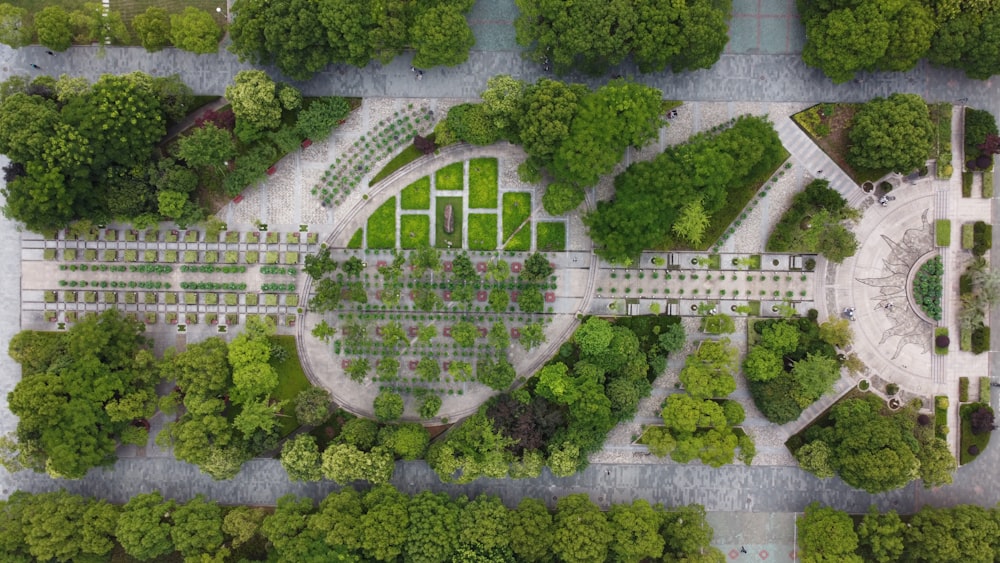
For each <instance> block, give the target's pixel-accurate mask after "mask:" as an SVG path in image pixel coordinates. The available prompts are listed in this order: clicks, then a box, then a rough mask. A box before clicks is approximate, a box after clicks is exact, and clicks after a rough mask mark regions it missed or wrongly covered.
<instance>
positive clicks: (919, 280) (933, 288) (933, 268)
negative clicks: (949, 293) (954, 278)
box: [913, 256, 944, 321]
mask: <svg viewBox="0 0 1000 563" xmlns="http://www.w3.org/2000/svg"><path fill="white" fill-rule="evenodd" d="M943 273H944V267H943V266H942V264H941V257H940V256H935V257H934V258H931V259H930V260H928V261H927V262H924V264H923V265H922V266H920V269H919V270H918V271H917V275H916V277H915V278H914V279H913V298H914V299H915V300H916V302H917V304H919V305H920V308H921V309H923V311H924V313H927V316H928V317H930V318H932V319H934V320H936V321H939V320H941V293H942V289H941V276H942V275H943Z"/></svg>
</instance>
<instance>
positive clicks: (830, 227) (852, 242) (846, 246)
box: [817, 221, 858, 264]
mask: <svg viewBox="0 0 1000 563" xmlns="http://www.w3.org/2000/svg"><path fill="white" fill-rule="evenodd" d="M817 248H819V249H821V253H822V254H823V256H825V257H826V258H827V259H828V260H830V261H831V262H836V263H837V264H840V263H841V262H843V261H844V260H846V259H848V258H850V257H851V256H854V254H855V253H856V252H857V251H858V239H857V237H855V236H854V233H853V232H851V231H850V230H849V229H848V228H847V227H845V226H844V225H842V224H841V223H840V222H838V221H827V222H825V223H823V224H822V225H821V228H820V231H819V240H818V241H817Z"/></svg>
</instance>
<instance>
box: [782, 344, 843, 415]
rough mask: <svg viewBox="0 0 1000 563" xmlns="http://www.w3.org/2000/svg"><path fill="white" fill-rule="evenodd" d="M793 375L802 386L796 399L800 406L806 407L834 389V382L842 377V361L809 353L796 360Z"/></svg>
mask: <svg viewBox="0 0 1000 563" xmlns="http://www.w3.org/2000/svg"><path fill="white" fill-rule="evenodd" d="M792 375H794V376H795V379H796V381H798V383H799V387H800V393H799V395H798V396H797V397H796V400H797V401H798V403H799V406H801V407H802V408H805V407H806V406H808V405H809V404H811V403H812V402H813V401H815V400H816V399H819V398H820V397H821V396H822V395H823V394H824V393H826V392H828V391H830V390H831V389H833V384H834V383H836V381H837V379H839V378H840V363H839V362H838V361H837V360H836V358H831V357H828V356H823V355H820V354H807V355H806V357H805V358H804V359H802V360H799V361H797V362H795V365H794V366H793V367H792Z"/></svg>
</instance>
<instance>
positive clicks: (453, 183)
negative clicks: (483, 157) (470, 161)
mask: <svg viewBox="0 0 1000 563" xmlns="http://www.w3.org/2000/svg"><path fill="white" fill-rule="evenodd" d="M463 165H464V163H462V162H456V163H454V164H449V165H448V166H445V167H444V168H442V169H440V170H438V171H437V172H436V173H435V174H434V177H435V183H436V188H437V189H439V190H460V189H462V188H463V187H465V186H464V181H463V179H462V174H463V172H462V166H463Z"/></svg>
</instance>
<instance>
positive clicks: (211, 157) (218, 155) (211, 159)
mask: <svg viewBox="0 0 1000 563" xmlns="http://www.w3.org/2000/svg"><path fill="white" fill-rule="evenodd" d="M177 156H178V157H180V158H182V159H183V160H184V161H185V162H187V164H188V165H189V166H191V167H193V168H200V167H205V168H209V169H211V170H214V171H215V172H216V173H219V172H221V171H223V170H224V169H225V168H226V163H227V162H230V161H233V160H234V159H235V158H236V143H235V142H234V141H233V136H232V134H231V133H230V132H229V131H228V130H226V129H220V128H218V127H216V126H215V125H213V124H211V123H205V124H204V125H202V126H201V127H197V128H195V129H193V130H192V131H191V132H190V133H188V134H187V135H185V136H183V137H181V139H180V140H179V141H178V142H177Z"/></svg>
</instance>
